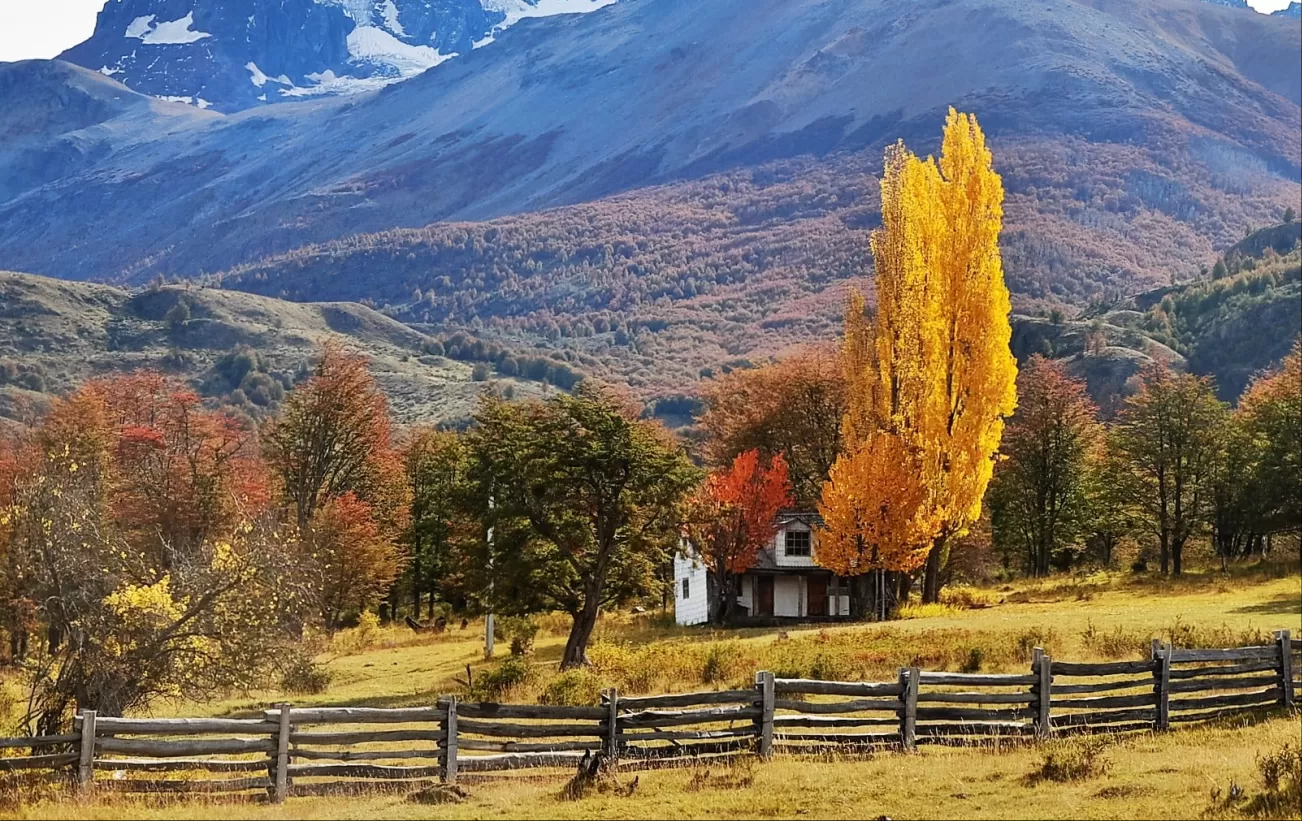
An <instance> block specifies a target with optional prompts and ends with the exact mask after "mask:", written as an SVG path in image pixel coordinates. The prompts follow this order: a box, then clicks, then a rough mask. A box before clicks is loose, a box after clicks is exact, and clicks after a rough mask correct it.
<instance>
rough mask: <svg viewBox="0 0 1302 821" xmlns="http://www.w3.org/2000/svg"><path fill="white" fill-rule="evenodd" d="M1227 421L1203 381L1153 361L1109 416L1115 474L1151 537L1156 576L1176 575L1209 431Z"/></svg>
mask: <svg viewBox="0 0 1302 821" xmlns="http://www.w3.org/2000/svg"><path fill="white" fill-rule="evenodd" d="M1228 418H1229V410H1228V409H1227V408H1226V406H1225V405H1224V404H1223V403H1221V402H1220V401H1219V400H1218V399H1217V398H1216V394H1215V391H1214V390H1213V388H1212V385H1211V382H1210V381H1209V380H1207V379H1203V378H1199V377H1196V376H1193V375H1192V374H1187V373H1181V372H1178V371H1174V370H1171V369H1170V368H1169V367H1167V366H1165V365H1161V364H1159V365H1156V366H1153V367H1150V368H1148V369H1147V370H1146V371H1145V372H1144V375H1143V378H1142V380H1141V383H1140V388H1139V391H1138V392H1137V393H1136V394H1135V395H1134V396H1132V397H1130V398H1129V399H1127V400H1126V404H1125V406H1124V407H1123V408H1122V410H1121V413H1120V414H1119V416H1118V418H1117V424H1116V426H1115V428H1114V429H1113V435H1112V441H1111V450H1112V452H1113V454H1114V455H1115V456H1116V457H1117V458H1118V460H1119V461H1118V462H1117V464H1118V465H1119V466H1121V468H1122V469H1121V470H1119V471H1118V475H1117V477H1116V478H1117V481H1118V482H1119V483H1121V486H1123V487H1124V488H1125V489H1126V494H1125V495H1126V498H1127V500H1128V502H1129V504H1130V506H1131V507H1132V508H1133V509H1134V511H1135V513H1136V516H1137V521H1138V522H1139V523H1140V524H1141V525H1142V526H1143V527H1144V528H1145V529H1146V530H1148V531H1149V532H1150V533H1151V534H1152V535H1153V536H1154V537H1155V538H1156V539H1157V542H1158V546H1159V549H1160V551H1161V554H1160V558H1161V567H1162V573H1163V574H1166V573H1168V572H1174V573H1175V575H1177V576H1178V575H1180V573H1181V571H1182V569H1183V554H1184V546H1185V544H1187V543H1188V541H1189V539H1190V537H1192V536H1193V535H1194V534H1195V533H1197V532H1198V530H1199V528H1200V526H1201V524H1202V522H1203V521H1204V515H1205V512H1206V509H1207V506H1208V504H1209V503H1210V498H1211V492H1212V482H1213V477H1214V475H1215V472H1214V471H1215V459H1216V456H1217V435H1218V432H1219V431H1220V430H1221V429H1222V427H1223V426H1224V425H1225V424H1226V422H1227V420H1228Z"/></svg>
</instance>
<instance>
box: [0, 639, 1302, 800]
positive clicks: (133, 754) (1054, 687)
mask: <svg viewBox="0 0 1302 821" xmlns="http://www.w3.org/2000/svg"><path fill="white" fill-rule="evenodd" d="M1300 678H1302V641H1298V640H1296V639H1293V638H1292V637H1291V636H1290V635H1289V632H1288V631H1287V630H1282V631H1279V632H1278V633H1276V634H1275V641H1274V643H1273V644H1270V645H1266V646H1261V647H1238V648H1230V649H1214V650H1201V649H1177V648H1173V647H1170V646H1168V645H1164V644H1162V643H1160V642H1157V641H1154V642H1153V646H1152V650H1151V653H1150V657H1149V658H1148V659H1145V660H1140V661H1116V662H1100V663H1095V662H1086V663H1081V662H1068V661H1057V660H1055V659H1052V658H1050V656H1049V655H1048V654H1047V653H1045V652H1044V651H1042V650H1040V649H1039V648H1036V650H1035V654H1034V658H1033V661H1032V664H1031V669H1030V671H1029V672H1028V673H1026V674H990V673H949V672H928V671H924V670H920V669H918V668H917V667H910V668H905V669H902V670H900V671H899V675H898V676H897V677H896V679H895V680H894V681H883V682H860V681H819V680H810V679H796V678H776V677H775V676H774V675H773V674H772V673H768V672H761V673H758V674H756V676H755V687H754V688H753V689H744V690H724V691H708V692H699V693H676V694H673V695H660V696H635V697H627V696H621V695H620V694H619V693H618V691H616V690H608V691H606V692H605V693H603V694H602V697H601V704H600V705H598V706H578V707H567V706H547V705H519V704H492V703H469V702H461V701H458V700H457V699H455V698H445V699H441V700H439V702H438V703H437V704H435V705H431V706H428V707H408V708H398V709H380V708H369V707H292V706H290V705H288V704H280V705H277V706H276V707H274V708H273V709H270V710H266V711H264V712H263V713H262V714H261V716H260V717H255V718H170V719H154V718H117V717H109V716H97V715H96V714H95V713H94V712H92V711H89V710H87V711H83V712H82V713H81V714H80V715H78V716H77V717H76V720H75V722H74V725H73V730H74V732H72V733H70V734H67V735H53V736H40V737H28V738H8V739H0V776H3V775H4V774H7V773H14V772H28V773H30V772H37V773H50V774H53V775H56V776H57V775H64V776H70V777H71V778H73V779H75V781H76V782H77V783H78V784H79V785H80V787H81V788H82V789H83V790H89V789H91V788H103V789H107V790H115V791H120V792H129V793H193V794H208V795H223V796H231V797H238V796H243V797H246V798H249V797H256V798H261V797H262V796H266V797H267V798H269V799H270V800H271V801H274V802H279V801H284V800H285V799H286V798H287V797H290V796H306V795H325V794H340V793H344V794H347V793H354V792H364V791H368V790H380V789H400V790H413V789H418V788H421V787H423V786H426V785H430V784H434V783H455V782H456V781H457V780H458V779H459V778H460V777H461V776H462V775H463V774H465V775H471V776H473V777H477V778H485V777H491V774H493V773H503V772H511V771H526V770H527V771H533V772H543V773H546V772H548V771H552V772H559V771H572V770H574V769H575V767H576V766H577V765H578V763H579V762H580V761H582V760H583V759H584V758H585V757H586V756H591V755H602V756H605V757H606V759H607V761H609V762H618V763H619V764H620V765H621V766H634V767H636V766H663V765H666V764H673V763H675V762H694V761H700V760H708V759H712V758H720V757H728V756H734V755H738V754H755V755H759V756H761V757H768V756H771V755H773V754H774V753H775V752H783V753H810V752H813V753H817V752H826V751H854V750H870V749H874V748H885V747H892V748H899V749H903V750H911V749H914V748H915V747H916V746H917V745H918V744H964V743H972V742H975V741H980V740H988V739H991V738H1008V739H1025V740H1027V741H1033V740H1035V739H1045V738H1049V737H1052V736H1058V735H1068V734H1074V733H1099V732H1104V733H1121V732H1129V731H1161V730H1167V729H1170V728H1171V727H1172V726H1173V725H1177V724H1183V723H1189V722H1197V721H1206V720H1209V719H1216V718H1220V717H1223V716H1227V715H1237V714H1242V713H1244V712H1245V711H1253V710H1259V709H1262V708H1268V707H1284V708H1292V707H1294V706H1295V705H1296V698H1297V694H1298V691H1299V690H1300V689H1302V682H1300V681H1299V679H1300ZM97 773H98V774H101V776H107V777H98V778H97V777H96V775H97Z"/></svg>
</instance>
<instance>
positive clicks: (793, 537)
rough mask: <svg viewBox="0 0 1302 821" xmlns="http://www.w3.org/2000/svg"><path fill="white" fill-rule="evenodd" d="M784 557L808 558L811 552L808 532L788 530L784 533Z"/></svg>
mask: <svg viewBox="0 0 1302 821" xmlns="http://www.w3.org/2000/svg"><path fill="white" fill-rule="evenodd" d="M786 555H788V556H810V555H812V550H811V549H810V544H809V531H808V530H788V531H787V533H786Z"/></svg>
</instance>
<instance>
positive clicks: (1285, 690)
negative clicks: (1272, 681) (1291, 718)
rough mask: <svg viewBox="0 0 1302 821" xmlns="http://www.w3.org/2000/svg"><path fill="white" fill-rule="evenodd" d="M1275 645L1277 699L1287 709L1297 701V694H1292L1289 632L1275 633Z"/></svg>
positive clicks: (1291, 648)
mask: <svg viewBox="0 0 1302 821" xmlns="http://www.w3.org/2000/svg"><path fill="white" fill-rule="evenodd" d="M1275 643H1276V644H1277V645H1278V646H1279V675H1280V682H1279V699H1280V703H1281V704H1283V705H1284V707H1285V709H1289V708H1292V706H1293V704H1294V701H1295V700H1296V699H1297V693H1295V692H1293V642H1292V639H1291V637H1290V635H1289V631H1287V630H1278V631H1276V632H1275Z"/></svg>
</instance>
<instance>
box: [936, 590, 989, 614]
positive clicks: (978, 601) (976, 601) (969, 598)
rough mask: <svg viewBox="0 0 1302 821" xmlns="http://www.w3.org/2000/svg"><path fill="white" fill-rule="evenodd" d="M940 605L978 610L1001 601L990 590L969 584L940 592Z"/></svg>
mask: <svg viewBox="0 0 1302 821" xmlns="http://www.w3.org/2000/svg"><path fill="white" fill-rule="evenodd" d="M940 603H941V604H946V605H949V606H950V607H953V608H955V609H958V610H976V609H980V608H983V607H991V606H993V605H995V604H998V603H999V599H998V597H997V596H996V595H995V594H994V593H991V592H990V591H988V590H981V589H979V588H976V587H972V586H971V585H967V584H952V585H949V586H948V587H945V588H943V589H942V590H941V591H940Z"/></svg>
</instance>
